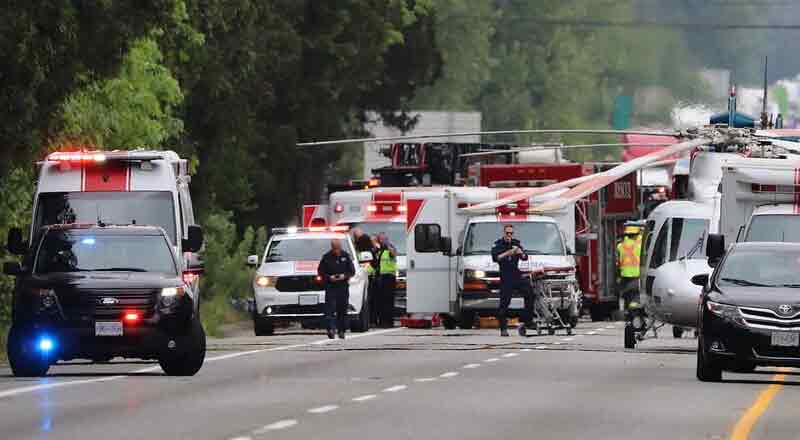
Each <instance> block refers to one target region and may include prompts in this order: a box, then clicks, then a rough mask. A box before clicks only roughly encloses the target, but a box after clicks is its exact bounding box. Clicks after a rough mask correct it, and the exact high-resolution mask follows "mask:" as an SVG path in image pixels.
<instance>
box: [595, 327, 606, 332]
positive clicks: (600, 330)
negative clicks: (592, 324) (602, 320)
mask: <svg viewBox="0 0 800 440" xmlns="http://www.w3.org/2000/svg"><path fill="white" fill-rule="evenodd" d="M597 331H599V332H604V331H606V329H604V328H602V327H600V328H599V329H597Z"/></svg>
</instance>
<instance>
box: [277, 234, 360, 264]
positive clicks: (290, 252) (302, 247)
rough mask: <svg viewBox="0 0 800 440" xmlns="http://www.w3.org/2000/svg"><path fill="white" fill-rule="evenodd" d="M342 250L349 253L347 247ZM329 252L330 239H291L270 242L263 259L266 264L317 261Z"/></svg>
mask: <svg viewBox="0 0 800 440" xmlns="http://www.w3.org/2000/svg"><path fill="white" fill-rule="evenodd" d="M344 249H345V250H346V251H347V252H348V253H350V252H351V251H350V249H349V248H348V246H346V245H345V246H344ZM330 250H331V239H330V238H300V239H298V238H291V239H282V240H272V242H271V243H270V245H269V249H267V256H266V258H265V259H264V261H265V262H267V263H276V262H279V261H319V260H320V259H321V258H322V256H323V255H325V253H326V252H328V251H330Z"/></svg>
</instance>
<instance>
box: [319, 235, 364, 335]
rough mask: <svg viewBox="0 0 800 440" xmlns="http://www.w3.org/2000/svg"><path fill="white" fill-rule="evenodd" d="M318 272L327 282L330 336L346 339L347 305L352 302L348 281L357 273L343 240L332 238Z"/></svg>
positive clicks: (326, 295)
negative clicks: (329, 248) (345, 249)
mask: <svg viewBox="0 0 800 440" xmlns="http://www.w3.org/2000/svg"><path fill="white" fill-rule="evenodd" d="M317 273H318V275H319V276H320V278H322V280H323V282H324V283H325V317H326V318H327V319H328V337H329V338H331V339H333V338H334V330H338V331H339V339H344V333H345V331H346V330H347V306H348V304H349V303H350V287H349V283H348V281H349V280H350V278H352V277H353V276H354V275H355V267H354V266H353V259H352V257H350V254H348V253H347V252H345V251H344V250H343V249H342V242H341V241H339V240H337V239H334V240H331V250H330V251H329V252H327V253H326V254H325V255H323V256H322V260H320V262H319V268H318V269H317Z"/></svg>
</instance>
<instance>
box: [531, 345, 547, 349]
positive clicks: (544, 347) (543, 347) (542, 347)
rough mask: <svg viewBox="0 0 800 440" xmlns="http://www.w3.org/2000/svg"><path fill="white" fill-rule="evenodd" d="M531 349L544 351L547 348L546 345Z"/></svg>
mask: <svg viewBox="0 0 800 440" xmlns="http://www.w3.org/2000/svg"><path fill="white" fill-rule="evenodd" d="M533 348H535V349H537V350H544V349H546V348H547V346H546V345H537V346H536V347H533Z"/></svg>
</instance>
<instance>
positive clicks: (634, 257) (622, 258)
mask: <svg viewBox="0 0 800 440" xmlns="http://www.w3.org/2000/svg"><path fill="white" fill-rule="evenodd" d="M641 253H642V245H641V243H640V242H638V241H636V240H632V239H630V238H628V237H625V239H624V240H623V241H622V243H620V244H618V245H617V254H618V256H619V274H620V276H621V277H622V278H638V277H639V274H640V271H639V264H640V256H641Z"/></svg>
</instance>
